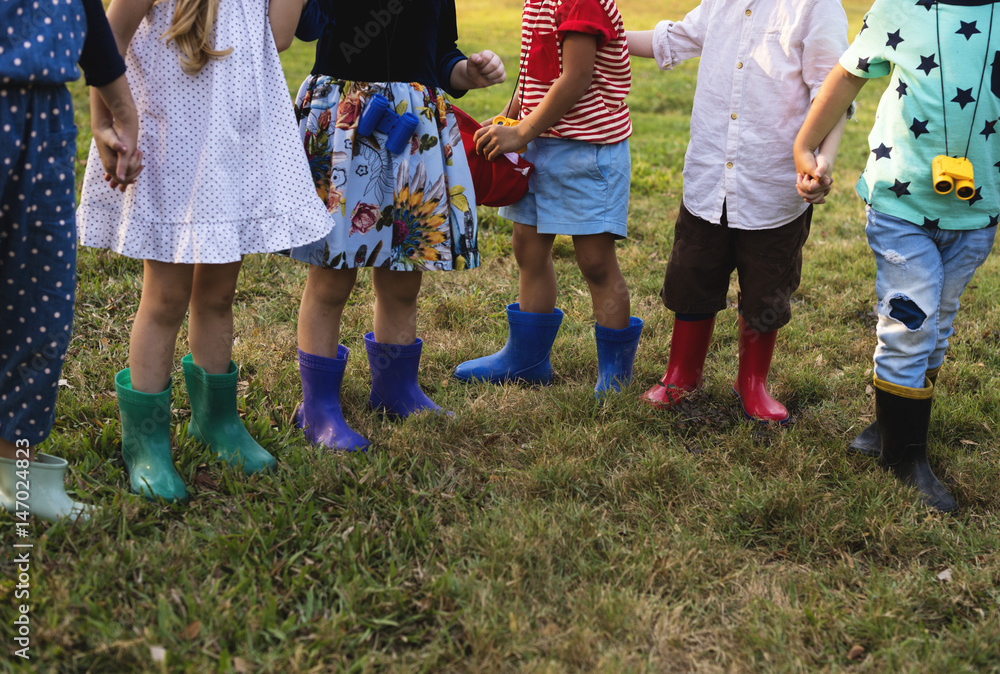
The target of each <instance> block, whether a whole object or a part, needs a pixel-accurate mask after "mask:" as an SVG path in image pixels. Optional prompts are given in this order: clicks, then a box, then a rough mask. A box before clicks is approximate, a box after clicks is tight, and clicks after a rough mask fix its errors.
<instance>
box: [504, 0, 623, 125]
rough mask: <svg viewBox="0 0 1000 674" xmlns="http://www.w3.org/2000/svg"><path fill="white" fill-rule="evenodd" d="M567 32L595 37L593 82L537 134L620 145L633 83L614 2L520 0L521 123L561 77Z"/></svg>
mask: <svg viewBox="0 0 1000 674" xmlns="http://www.w3.org/2000/svg"><path fill="white" fill-rule="evenodd" d="M566 33H586V34H588V35H596V36H597V58H596V60H595V61H594V77H593V80H592V81H591V83H590V87H589V88H588V89H587V91H586V93H584V94H583V96H581V97H580V100H579V101H577V102H576V105H574V106H573V107H572V108H570V110H569V112H567V113H566V114H565V115H563V117H562V119H560V120H559V121H558V122H556V123H555V124H553V125H552V126H551V127H550V128H549V129H548V130H547V131H545V132H544V133H542V134H541V136H542V137H543V138H571V139H574V140H585V141H587V142H588V143H597V144H611V143H619V142H621V141H623V140H625V139H626V138H628V137H629V136H630V135H632V121H631V120H630V119H629V114H628V106H627V105H626V104H625V96H626V95H628V92H629V88H630V86H631V84H632V68H631V66H630V65H629V60H628V43H627V42H626V40H625V25H624V23H623V22H622V16H621V14H619V13H618V7H617V6H616V5H615V0H524V11H523V13H522V15H521V60H520V62H521V68H522V72H521V79H520V82H519V83H518V89H519V92H518V93H519V94H520V102H521V113H520V118H521V119H524V118H525V117H526V116H527V115H528V114H529V113H530V112H531V111H532V110H534V109H535V108H536V107H537V106H538V104H539V103H541V102H542V99H543V98H545V94H547V93H548V91H549V89H550V88H551V87H552V83H553V82H554V81H555V80H556V78H558V77H559V75H560V74H561V73H562V41H563V38H564V37H565V36H566Z"/></svg>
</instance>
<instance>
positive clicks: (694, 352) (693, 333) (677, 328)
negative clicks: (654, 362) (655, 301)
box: [642, 316, 715, 410]
mask: <svg viewBox="0 0 1000 674" xmlns="http://www.w3.org/2000/svg"><path fill="white" fill-rule="evenodd" d="M714 328H715V316H712V317H711V318H706V319H704V320H700V321H683V320H681V319H679V318H674V331H673V334H672V335H671V336H670V355H669V356H668V357H667V371H666V373H664V375H663V379H661V380H660V381H659V382H658V383H657V384H656V385H655V386H653V388H651V389H649V390H648V391H646V392H645V393H643V394H642V399H643V400H645V401H646V402H647V403H649V404H650V405H652V406H653V407H655V408H656V409H659V410H665V409H669V408H671V407H673V406H674V405H676V404H677V403H679V402H680V401H681V400H683V399H684V395H685V394H686V393H690V392H691V391H694V390H695V389H697V388H698V387H700V386H701V373H702V372H703V371H704V369H705V356H707V355H708V345H709V343H711V341H712V330H713V329H714Z"/></svg>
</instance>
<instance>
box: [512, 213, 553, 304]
mask: <svg viewBox="0 0 1000 674" xmlns="http://www.w3.org/2000/svg"><path fill="white" fill-rule="evenodd" d="M555 240H556V237H555V235H554V234H539V233H538V230H537V229H536V228H534V227H529V226H528V225H522V224H521V223H519V222H515V223H514V238H513V241H514V258H515V259H516V260H517V267H518V271H519V272H520V279H519V281H518V300H519V301H520V303H521V311H525V312H528V313H532V314H551V313H552V311H553V310H554V309H555V308H556V295H557V293H558V286H557V284H556V270H555V267H554V266H553V264H552V243H553V242H554V241H555Z"/></svg>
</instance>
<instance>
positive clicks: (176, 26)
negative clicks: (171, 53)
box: [155, 0, 233, 75]
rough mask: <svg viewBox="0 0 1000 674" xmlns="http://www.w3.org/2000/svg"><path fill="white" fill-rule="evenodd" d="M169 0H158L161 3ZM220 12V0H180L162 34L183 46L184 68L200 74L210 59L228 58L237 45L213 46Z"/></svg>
mask: <svg viewBox="0 0 1000 674" xmlns="http://www.w3.org/2000/svg"><path fill="white" fill-rule="evenodd" d="M164 1H165V0H156V2H155V4H160V3H161V2H164ZM218 13H219V0H177V6H176V7H175V8H174V18H173V19H172V20H171V21H170V28H169V30H167V32H166V33H164V34H163V35H162V36H161V39H163V40H166V41H167V43H169V42H170V41H171V40H173V41H174V42H175V43H176V44H177V48H178V49H180V50H181V70H183V71H184V72H186V73H187V74H188V75H197V74H198V73H199V72H201V69H202V68H204V67H205V64H206V63H208V61H209V59H224V58H226V57H227V56H229V55H230V54H231V53H232V52H233V48H232V47H229V48H227V49H222V50H218V49H213V48H212V30H213V29H214V28H215V17H216V15H217V14H218Z"/></svg>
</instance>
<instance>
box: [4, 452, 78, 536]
mask: <svg viewBox="0 0 1000 674" xmlns="http://www.w3.org/2000/svg"><path fill="white" fill-rule="evenodd" d="M21 461H22V462H23V461H24V459H21ZM21 465H22V466H24V465H25V464H24V463H22V464H21ZM68 465H69V464H68V463H66V460H65V459H60V458H59V457H58V456H50V455H49V454H42V453H41V452H39V453H37V454H35V459H34V460H33V461H29V462H28V463H27V467H25V468H18V467H17V462H16V461H15V460H14V459H7V458H4V457H0V503H2V504H3V507H4V508H6V509H7V511H8V512H11V513H14V514H17V513H18V512H26V513H28V515H32V516H34V517H41V518H42V519H46V520H49V521H50V522H57V521H59V520H61V519H63V518H65V517H68V518H70V519H73V520H80V521H82V520H85V519H87V518H88V517H89V516H90V513H91V511H92V510H93V506H89V505H86V504H83V503H78V502H76V501H74V500H73V499H71V498H70V497H69V496H68V495H67V494H66V487H65V485H64V484H63V475H65V474H66V467H67V466H68ZM18 494H20V496H21V497H22V498H21V503H22V505H21V507H20V508H18V505H17V500H18ZM25 506H27V508H25Z"/></svg>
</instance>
